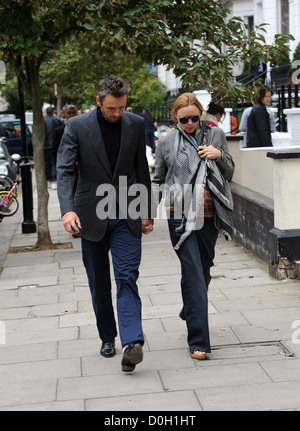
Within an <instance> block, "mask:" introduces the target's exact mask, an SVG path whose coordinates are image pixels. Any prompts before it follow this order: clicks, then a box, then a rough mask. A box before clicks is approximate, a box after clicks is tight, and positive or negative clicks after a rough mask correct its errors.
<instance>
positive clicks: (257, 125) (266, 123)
mask: <svg viewBox="0 0 300 431" xmlns="http://www.w3.org/2000/svg"><path fill="white" fill-rule="evenodd" d="M271 97H272V89H271V88H270V87H268V86H267V85H264V86H262V87H261V88H260V89H259V92H258V102H257V103H256V104H255V105H254V106H253V107H252V109H251V112H250V114H249V117H248V122H247V148H253V147H272V146H273V144H272V136H271V126H270V115H269V113H268V111H267V106H268V105H269V103H270V102H271ZM241 130H242V129H241Z"/></svg>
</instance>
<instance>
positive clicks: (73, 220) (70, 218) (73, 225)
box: [63, 211, 81, 235]
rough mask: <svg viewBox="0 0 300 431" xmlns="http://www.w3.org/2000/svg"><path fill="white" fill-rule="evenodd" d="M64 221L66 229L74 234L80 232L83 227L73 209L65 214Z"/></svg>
mask: <svg viewBox="0 0 300 431" xmlns="http://www.w3.org/2000/svg"><path fill="white" fill-rule="evenodd" d="M63 223H64V228H65V230H66V231H67V232H69V233H71V234H73V235H74V234H76V233H78V232H79V231H80V229H81V224H80V220H79V217H78V215H77V214H76V213H75V212H73V211H69V212H67V213H65V214H64V216H63Z"/></svg>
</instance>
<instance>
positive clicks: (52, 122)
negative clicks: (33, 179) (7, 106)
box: [44, 106, 62, 190]
mask: <svg viewBox="0 0 300 431" xmlns="http://www.w3.org/2000/svg"><path fill="white" fill-rule="evenodd" d="M61 125H62V121H60V120H59V119H58V118H56V116H55V109H54V108H53V106H48V108H47V109H46V116H45V117H44V128H45V144H44V160H45V174H46V179H47V181H48V182H49V185H50V187H51V188H52V189H54V190H55V189H56V152H55V151H53V149H54V146H55V129H56V128H57V127H59V126H61Z"/></svg>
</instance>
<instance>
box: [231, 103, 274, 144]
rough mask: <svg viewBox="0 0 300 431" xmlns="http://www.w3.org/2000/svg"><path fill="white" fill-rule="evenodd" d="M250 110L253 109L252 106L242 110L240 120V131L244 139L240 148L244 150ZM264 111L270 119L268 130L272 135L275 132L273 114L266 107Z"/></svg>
mask: <svg viewBox="0 0 300 431" xmlns="http://www.w3.org/2000/svg"><path fill="white" fill-rule="evenodd" d="M252 108H253V106H249V107H248V108H246V109H245V110H244V112H243V115H242V118H241V123H240V131H241V132H245V134H244V139H243V141H242V147H244V148H246V147H247V127H248V118H249V115H250V114H251V111H252ZM266 109H267V111H268V114H269V118H270V130H271V133H274V132H276V123H275V117H274V113H273V112H272V111H271V109H269V108H268V107H266Z"/></svg>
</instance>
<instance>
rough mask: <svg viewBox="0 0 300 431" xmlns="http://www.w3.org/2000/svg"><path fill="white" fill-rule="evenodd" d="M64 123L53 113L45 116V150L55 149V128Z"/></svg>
mask: <svg viewBox="0 0 300 431" xmlns="http://www.w3.org/2000/svg"><path fill="white" fill-rule="evenodd" d="M61 125H62V122H61V121H60V120H59V119H58V118H55V117H54V116H53V115H47V117H45V118H44V127H45V147H44V148H45V150H49V149H53V148H54V145H55V129H56V128H57V127H59V126H61Z"/></svg>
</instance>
